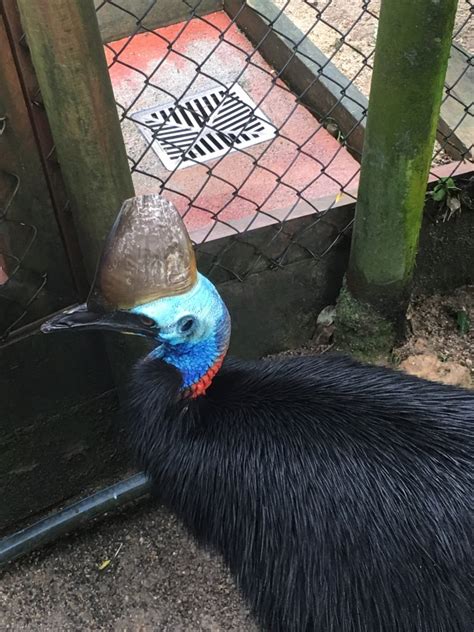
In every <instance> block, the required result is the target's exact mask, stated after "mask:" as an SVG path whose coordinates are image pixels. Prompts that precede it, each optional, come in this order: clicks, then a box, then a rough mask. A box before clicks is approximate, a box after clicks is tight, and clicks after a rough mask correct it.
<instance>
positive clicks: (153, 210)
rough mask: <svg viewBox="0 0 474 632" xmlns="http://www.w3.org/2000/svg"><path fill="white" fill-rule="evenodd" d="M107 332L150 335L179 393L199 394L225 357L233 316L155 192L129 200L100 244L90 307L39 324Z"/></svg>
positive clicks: (45, 329) (179, 223) (181, 228)
mask: <svg viewBox="0 0 474 632" xmlns="http://www.w3.org/2000/svg"><path fill="white" fill-rule="evenodd" d="M71 329H74V330H78V331H79V330H98V329H99V330H109V331H110V330H112V331H119V332H123V333H128V334H135V335H139V336H147V337H148V338H153V339H154V340H155V341H156V343H157V345H156V348H155V349H154V350H153V351H152V356H154V357H159V358H162V359H163V360H164V361H165V362H167V363H168V364H172V365H174V366H175V367H176V368H177V369H178V370H179V371H180V372H181V375H182V377H183V388H185V389H188V390H189V391H190V392H191V394H192V395H194V396H196V395H199V394H201V393H203V392H204V391H205V390H206V388H207V386H209V384H210V383H211V380H212V378H213V376H214V375H215V373H216V372H217V371H218V369H219V367H220V365H221V363H222V360H223V359H224V356H225V353H226V351H227V347H228V344H229V337H230V318H229V314H228V312H227V308H226V306H225V304H224V302H223V301H222V299H221V297H220V296H219V294H218V292H217V290H216V288H215V287H214V286H213V285H212V283H211V282H210V281H209V280H208V279H206V278H205V277H204V276H202V275H201V274H199V273H198V272H197V270H196V261H195V257H194V252H193V248H192V245H191V241H190V239H189V236H188V233H187V231H186V228H185V227H184V224H183V221H182V219H181V217H180V216H179V214H178V212H177V211H176V209H175V208H174V207H173V205H172V204H170V203H169V202H168V201H166V200H164V199H163V198H161V197H160V196H158V195H147V196H142V197H137V198H132V199H131V200H127V201H126V202H125V203H124V204H123V206H122V208H121V210H120V213H119V215H118V217H117V220H116V221H115V223H114V225H113V227H112V229H111V231H110V233H109V235H108V237H107V239H106V242H105V245H104V250H103V253H102V257H101V259H100V262H99V265H98V268H97V273H96V278H95V281H94V284H93V287H92V290H91V292H90V295H89V298H88V300H87V303H85V304H83V305H79V306H77V307H73V308H71V309H68V310H65V311H64V312H62V313H61V314H59V315H57V316H54V317H53V318H52V319H50V320H49V321H48V322H46V323H45V324H44V325H43V326H42V331H43V332H46V333H49V332H52V331H57V330H71Z"/></svg>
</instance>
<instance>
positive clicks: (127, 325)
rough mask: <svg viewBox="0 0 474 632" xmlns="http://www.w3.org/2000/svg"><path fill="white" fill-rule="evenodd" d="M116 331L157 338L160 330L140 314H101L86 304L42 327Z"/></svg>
mask: <svg viewBox="0 0 474 632" xmlns="http://www.w3.org/2000/svg"><path fill="white" fill-rule="evenodd" d="M71 329H74V331H79V330H84V331H94V330H96V331H115V332H120V333H127V334H135V335H137V336H146V337H148V338H156V337H157V336H158V332H159V329H158V328H157V327H156V324H155V323H154V321H153V320H152V319H150V318H147V317H145V316H142V315H140V314H133V313H131V312H126V311H113V312H103V313H101V312H99V311H93V310H90V309H89V308H88V306H87V304H86V303H83V304H82V305H77V306H75V307H71V308H69V309H66V310H64V311H63V312H61V313H60V314H56V316H53V317H52V318H50V319H49V320H47V321H46V322H45V323H43V324H42V325H41V331H42V332H43V333H45V334H49V333H51V332H55V331H68V330H71Z"/></svg>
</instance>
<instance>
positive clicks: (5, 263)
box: [0, 116, 47, 343]
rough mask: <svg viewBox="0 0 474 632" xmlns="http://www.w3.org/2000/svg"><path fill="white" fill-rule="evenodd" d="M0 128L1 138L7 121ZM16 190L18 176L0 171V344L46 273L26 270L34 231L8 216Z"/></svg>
mask: <svg viewBox="0 0 474 632" xmlns="http://www.w3.org/2000/svg"><path fill="white" fill-rule="evenodd" d="M0 124H1V127H0V137H1V135H2V133H3V132H4V131H5V130H6V128H7V125H8V118H7V117H6V116H2V117H0ZM0 144H1V138H0ZM20 187H21V178H20V176H18V175H17V174H16V173H13V172H8V171H5V170H3V169H0V343H3V342H5V341H6V340H7V338H8V337H9V335H10V333H11V332H12V331H14V330H15V329H17V328H18V327H21V326H22V325H23V324H25V322H26V321H27V320H28V314H29V313H30V311H31V307H32V305H33V303H34V302H35V301H36V300H37V298H38V296H39V295H40V293H41V291H42V289H43V288H44V287H45V285H46V280H47V274H46V272H38V271H36V270H35V269H33V268H31V267H30V266H29V261H28V255H29V253H30V251H31V248H32V246H33V244H34V243H35V241H36V239H37V232H38V231H37V229H36V227H35V226H34V225H33V224H31V223H27V222H23V221H19V220H17V219H15V218H14V217H13V214H12V209H13V208H14V205H15V200H16V198H17V195H18V192H19V190H20Z"/></svg>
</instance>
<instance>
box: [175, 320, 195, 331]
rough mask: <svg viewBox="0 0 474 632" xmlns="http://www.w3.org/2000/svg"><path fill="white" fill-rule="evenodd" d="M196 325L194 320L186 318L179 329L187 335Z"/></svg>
mask: <svg viewBox="0 0 474 632" xmlns="http://www.w3.org/2000/svg"><path fill="white" fill-rule="evenodd" d="M193 325H194V318H185V319H184V320H183V322H182V323H181V324H180V326H179V328H180V330H181V331H182V332H183V333H186V332H187V331H189V330H190V329H191V327H192V326H193Z"/></svg>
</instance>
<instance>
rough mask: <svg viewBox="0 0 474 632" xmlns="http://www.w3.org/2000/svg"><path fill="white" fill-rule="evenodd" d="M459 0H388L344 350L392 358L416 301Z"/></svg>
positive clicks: (341, 338) (342, 309)
mask: <svg viewBox="0 0 474 632" xmlns="http://www.w3.org/2000/svg"><path fill="white" fill-rule="evenodd" d="M456 6H457V0H442V1H440V0H417V1H416V2H413V0H399V2H393V1H392V0H382V6H381V12H380V23H379V29H378V36H377V43H376V49H375V61H374V72H373V76H372V87H371V92H370V100H369V111H368V120H367V129H366V135H365V142H364V152H363V158H362V171H361V179H360V185H359V195H358V199H357V207H356V219H355V226H354V233H353V239H352V249H351V256H350V262H349V269H348V272H347V276H346V285H345V287H344V289H343V291H342V293H341V296H340V299H339V305H338V314H337V325H338V328H337V332H338V333H337V336H338V344H339V345H341V346H343V347H346V348H349V349H351V350H352V351H354V352H356V353H360V354H363V355H376V354H377V353H382V352H386V351H388V350H389V349H390V348H391V346H392V345H393V342H394V340H395V338H396V336H397V335H398V334H399V333H400V331H401V329H402V323H403V321H404V315H405V312H406V307H407V304H408V300H409V296H410V286H411V279H412V275H413V269H414V265H415V258H416V253H417V246H418V236H419V231H420V227H421V219H422V212H423V205H424V199H425V192H426V185H427V181H428V173H429V168H430V164H431V156H432V152H433V146H434V140H435V134H436V127H437V123H438V117H439V111H440V105H441V99H442V94H443V82H444V78H445V74H446V69H447V64H448V57H449V50H450V46H451V36H452V30H453V24H454V17H455V13H456Z"/></svg>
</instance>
